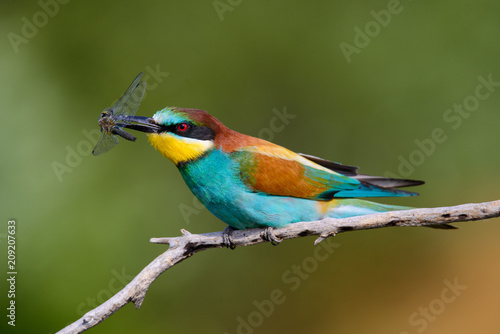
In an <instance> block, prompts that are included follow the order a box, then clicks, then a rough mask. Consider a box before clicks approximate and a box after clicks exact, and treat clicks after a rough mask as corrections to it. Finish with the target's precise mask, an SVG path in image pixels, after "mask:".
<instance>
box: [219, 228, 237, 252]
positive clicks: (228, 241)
mask: <svg viewBox="0 0 500 334" xmlns="http://www.w3.org/2000/svg"><path fill="white" fill-rule="evenodd" d="M233 231H234V228H232V227H231V226H227V227H226V228H225V229H224V231H222V243H223V244H224V246H226V247H227V248H231V249H235V248H236V245H235V244H234V242H233V238H231V233H233Z"/></svg>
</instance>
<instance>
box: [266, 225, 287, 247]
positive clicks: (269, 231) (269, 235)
mask: <svg viewBox="0 0 500 334" xmlns="http://www.w3.org/2000/svg"><path fill="white" fill-rule="evenodd" d="M262 239H264V240H266V241H269V242H270V243H271V245H273V246H278V245H279V244H280V242H281V241H283V239H281V238H278V237H277V236H276V234H274V229H273V228H272V227H268V228H266V229H265V230H264V233H263V235H262Z"/></svg>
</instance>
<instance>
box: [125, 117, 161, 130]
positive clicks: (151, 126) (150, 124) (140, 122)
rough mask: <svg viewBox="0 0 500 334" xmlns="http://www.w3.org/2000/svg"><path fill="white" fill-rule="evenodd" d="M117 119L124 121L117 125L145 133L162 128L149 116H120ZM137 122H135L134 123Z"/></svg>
mask: <svg viewBox="0 0 500 334" xmlns="http://www.w3.org/2000/svg"><path fill="white" fill-rule="evenodd" d="M118 121H125V122H124V123H121V122H120V123H117V125H118V126H119V127H122V128H129V129H132V130H137V131H141V132H146V133H157V132H160V131H161V130H162V127H161V126H159V125H158V124H157V123H156V121H155V120H154V119H153V118H151V117H144V116H120V117H119V119H118ZM131 122H134V123H131ZM135 123H137V124H135Z"/></svg>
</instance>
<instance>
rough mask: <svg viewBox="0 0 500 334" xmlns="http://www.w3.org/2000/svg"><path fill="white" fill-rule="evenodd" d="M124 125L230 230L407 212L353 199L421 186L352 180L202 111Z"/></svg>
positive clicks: (170, 112) (348, 169) (332, 165)
mask: <svg viewBox="0 0 500 334" xmlns="http://www.w3.org/2000/svg"><path fill="white" fill-rule="evenodd" d="M130 120H131V121H134V122H137V123H140V124H142V125H141V126H140V127H139V128H137V127H136V128H135V129H136V130H139V131H143V132H147V133H148V138H149V142H150V143H151V145H152V146H153V147H154V148H156V149H157V150H158V151H159V152H160V153H161V154H162V155H163V156H165V157H166V158H168V159H169V160H171V161H172V162H173V163H174V164H175V165H176V166H177V168H178V169H179V171H180V173H181V175H182V177H183V178H184V181H185V182H186V184H187V186H188V187H189V189H190V190H191V191H192V192H193V194H194V195H195V196H196V197H197V198H198V199H199V200H200V202H201V203H203V205H204V206H205V207H206V208H207V209H208V210H209V211H210V212H212V213H213V214H214V215H215V216H216V217H218V218H219V219H220V220H222V221H223V222H225V223H226V224H228V225H229V226H231V227H232V228H234V229H247V228H255V227H272V228H279V227H283V226H286V225H288V224H292V223H296V222H301V221H314V220H320V219H322V218H325V217H332V218H345V217H351V216H360V215H366V214H371V213H376V212H385V211H391V210H405V209H410V208H409V207H403V206H395V205H384V204H378V203H374V202H370V201H366V200H361V199H358V197H395V196H414V195H417V194H416V193H413V192H408V191H403V190H398V189H396V188H399V187H406V186H415V185H420V184H423V183H424V182H422V181H414V180H403V179H392V178H386V177H379V176H369V175H364V174H358V172H357V169H358V168H357V167H353V166H347V165H342V164H340V163H336V162H331V161H327V160H323V159H321V158H317V157H314V156H310V155H306V154H300V153H294V152H292V151H290V150H288V149H286V148H284V147H281V146H278V145H276V144H273V143H271V142H268V141H265V140H262V139H259V138H255V137H251V136H247V135H244V134H242V133H239V132H236V131H233V130H231V129H229V128H227V127H226V126H224V125H223V124H222V123H221V122H220V121H219V120H217V119H216V118H215V117H214V116H212V115H210V114H208V113H207V112H205V111H203V110H197V109H184V108H176V107H168V108H165V109H163V110H160V111H158V112H157V113H156V114H155V115H154V116H153V117H152V118H146V117H139V116H130ZM441 227H442V226H441Z"/></svg>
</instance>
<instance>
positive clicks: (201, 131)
mask: <svg viewBox="0 0 500 334" xmlns="http://www.w3.org/2000/svg"><path fill="white" fill-rule="evenodd" d="M179 124H187V126H188V128H187V129H186V130H184V131H180V129H179V127H178V126H179ZM163 131H165V132H170V133H174V134H176V135H178V136H181V137H187V138H194V139H199V140H214V138H215V133H214V131H213V130H212V129H210V128H208V127H206V126H197V125H194V124H193V123H190V122H183V123H178V124H170V125H167V126H163Z"/></svg>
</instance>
